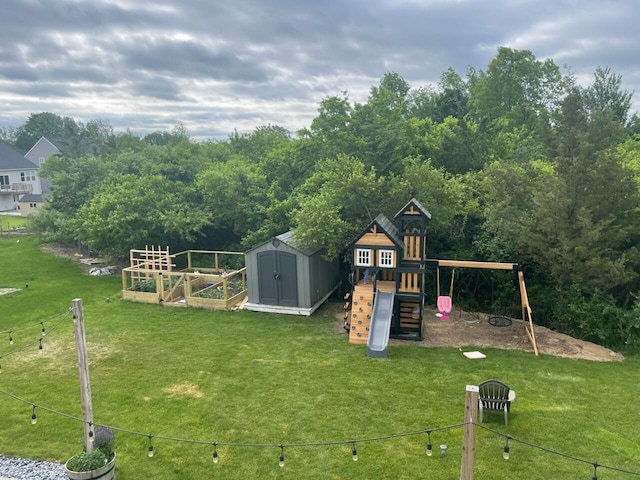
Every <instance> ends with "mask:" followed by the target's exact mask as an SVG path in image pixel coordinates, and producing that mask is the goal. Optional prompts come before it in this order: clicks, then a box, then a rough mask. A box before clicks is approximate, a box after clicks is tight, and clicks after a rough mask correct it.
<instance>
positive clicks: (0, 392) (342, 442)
mask: <svg viewBox="0 0 640 480" xmlns="http://www.w3.org/2000/svg"><path fill="white" fill-rule="evenodd" d="M0 358H1V357H0ZM0 395H5V396H8V397H11V398H13V399H15V400H18V401H20V402H23V403H26V404H29V405H31V406H32V408H33V412H32V416H31V418H32V422H33V423H36V422H35V420H36V407H38V408H40V409H43V410H45V411H47V412H51V413H53V414H56V415H59V416H62V417H65V418H67V419H70V420H73V421H76V422H81V423H85V422H84V420H83V419H81V418H79V417H74V416H72V415H69V414H67V413H63V412H59V411H57V410H53V409H50V408H47V407H43V406H42V405H36V404H35V403H31V402H29V401H28V400H25V399H23V398H20V397H18V396H17V395H14V394H13V393H10V392H7V391H4V390H0ZM470 423H471V424H473V425H475V426H477V427H479V428H482V429H484V430H487V431H490V432H492V433H494V434H496V435H499V436H502V437H505V439H506V440H507V442H506V443H507V444H508V442H509V441H514V442H518V443H521V444H523V445H526V446H529V447H532V448H536V449H539V450H542V451H544V452H546V453H549V454H552V455H558V456H561V457H564V458H567V459H570V460H573V461H576V462H581V463H587V464H589V465H592V466H593V469H594V471H593V477H592V480H597V478H598V477H597V469H598V468H605V469H608V470H611V471H616V472H619V473H623V474H627V475H631V476H635V477H640V472H634V471H630V470H626V469H622V468H618V467H614V466H610V465H602V464H599V463H595V462H591V461H588V460H585V459H582V458H578V457H574V456H572V455H568V454H565V453H562V452H559V451H556V450H552V449H550V448H546V447H543V446H541V445H536V444H533V443H529V442H527V441H525V440H521V439H518V438H513V437H512V436H510V435H505V434H504V433H502V432H499V431H496V430H493V429H491V428H489V427H487V426H485V425H482V424H478V423H475V422H464V423H458V424H453V425H447V426H443V427H437V428H431V429H429V430H420V431H415V432H406V433H398V434H392V435H384V436H379V437H369V438H361V439H356V440H335V441H325V442H315V443H290V444H284V443H280V444H273V443H233V442H229V443H226V442H225V443H220V442H215V443H213V444H212V443H211V442H210V441H202V440H194V439H187V438H176V437H168V436H160V435H156V436H155V438H160V439H164V440H169V441H174V442H183V443H191V444H198V445H213V447H214V456H213V458H217V451H216V447H217V446H218V445H225V446H229V447H254V448H256V447H258V448H259V447H262V448H273V447H279V448H280V456H281V457H282V461H283V462H284V448H285V447H287V448H290V447H321V446H330V445H345V444H347V445H348V444H351V445H352V447H353V449H352V453H354V452H356V443H363V442H374V441H382V440H389V439H394V438H401V437H412V436H418V435H424V434H425V433H427V435H428V436H429V443H431V442H430V433H431V432H435V431H442V430H451V429H453V428H459V427H462V426H464V425H468V424H470ZM91 425H92V426H93V427H96V426H101V427H106V428H110V429H112V430H115V431H119V432H123V433H128V434H131V435H137V436H146V437H148V439H149V449H148V452H149V453H148V454H149V456H150V457H151V456H153V444H152V439H153V437H154V436H153V435H152V434H150V433H149V434H147V433H142V432H138V431H134V430H128V429H125V428H120V427H114V426H109V425H104V424H93V423H92V424H91ZM505 446H506V445H505ZM356 453H357V452H356ZM354 461H355V458H354ZM214 463H215V460H214Z"/></svg>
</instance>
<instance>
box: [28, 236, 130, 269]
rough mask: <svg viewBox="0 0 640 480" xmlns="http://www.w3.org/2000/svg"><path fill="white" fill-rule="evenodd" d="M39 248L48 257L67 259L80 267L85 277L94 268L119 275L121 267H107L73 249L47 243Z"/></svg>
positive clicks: (101, 262)
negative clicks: (104, 268)
mask: <svg viewBox="0 0 640 480" xmlns="http://www.w3.org/2000/svg"><path fill="white" fill-rule="evenodd" d="M41 248H42V251H43V252H45V253H48V254H50V255H55V256H56V257H60V258H69V259H71V260H73V261H74V262H76V263H77V264H78V265H79V266H80V268H81V269H82V271H83V272H84V273H86V274H87V275H89V271H90V270H91V269H93V268H96V267H97V268H101V267H108V268H109V269H110V270H111V271H112V272H113V274H114V275H116V274H119V273H120V270H121V266H118V265H108V266H107V265H106V264H105V263H104V262H103V261H101V260H99V259H95V257H92V256H89V255H86V254H83V253H82V252H79V251H78V250H77V249H75V248H71V247H62V246H60V245H54V244H49V243H48V244H45V245H42V247H41ZM92 259H95V261H91V260H92ZM87 261H89V262H90V263H87Z"/></svg>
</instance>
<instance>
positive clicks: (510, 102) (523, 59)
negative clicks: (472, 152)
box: [468, 47, 563, 127]
mask: <svg viewBox="0 0 640 480" xmlns="http://www.w3.org/2000/svg"><path fill="white" fill-rule="evenodd" d="M468 76H469V90H470V98H469V108H470V112H471V114H472V115H473V118H474V119H476V120H477V121H488V122H490V123H491V122H494V121H496V120H498V119H500V118H505V119H506V120H507V121H508V124H509V125H510V126H520V125H528V126H529V127H534V126H535V125H536V119H537V117H538V116H540V115H544V114H545V113H546V112H547V111H549V110H551V109H552V108H553V106H554V105H555V102H556V101H557V100H558V98H559V97H560V94H561V93H562V88H563V79H562V76H561V74H560V70H559V68H558V67H557V65H556V64H555V63H554V62H553V60H551V59H547V60H544V61H539V60H537V59H536V57H535V56H534V55H533V53H531V52H530V51H529V50H514V49H511V48H505V47H499V48H498V53H497V55H496V57H495V58H494V59H493V60H492V61H491V62H490V63H489V66H488V67H487V69H486V71H482V70H481V71H479V72H475V71H474V70H473V69H470V70H469V72H468Z"/></svg>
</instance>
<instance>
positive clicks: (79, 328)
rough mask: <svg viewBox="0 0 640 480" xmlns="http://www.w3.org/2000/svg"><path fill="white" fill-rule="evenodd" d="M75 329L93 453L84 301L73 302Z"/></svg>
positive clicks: (88, 443) (88, 444)
mask: <svg viewBox="0 0 640 480" xmlns="http://www.w3.org/2000/svg"><path fill="white" fill-rule="evenodd" d="M73 327H74V331H75V336H76V349H77V351H78V375H79V377H80V398H81V400H82V419H83V420H84V447H85V449H86V451H87V452H92V451H93V441H92V438H91V435H90V434H89V432H91V430H92V429H93V406H92V405H91V382H90V381H89V359H88V357H87V338H86V336H85V333H84V313H83V311H82V299H81V298H76V299H74V300H73Z"/></svg>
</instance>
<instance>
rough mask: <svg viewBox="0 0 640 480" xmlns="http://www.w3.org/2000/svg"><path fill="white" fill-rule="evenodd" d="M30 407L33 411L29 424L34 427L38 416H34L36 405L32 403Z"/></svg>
mask: <svg viewBox="0 0 640 480" xmlns="http://www.w3.org/2000/svg"><path fill="white" fill-rule="evenodd" d="M32 406H33V410H32V411H31V424H32V425H35V424H36V423H38V416H37V415H36V404H35V403H34V404H33V405H32Z"/></svg>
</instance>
